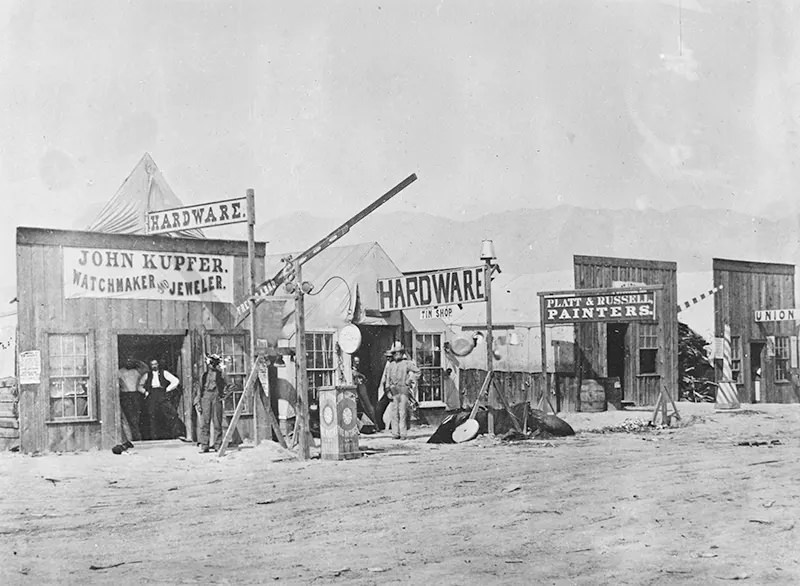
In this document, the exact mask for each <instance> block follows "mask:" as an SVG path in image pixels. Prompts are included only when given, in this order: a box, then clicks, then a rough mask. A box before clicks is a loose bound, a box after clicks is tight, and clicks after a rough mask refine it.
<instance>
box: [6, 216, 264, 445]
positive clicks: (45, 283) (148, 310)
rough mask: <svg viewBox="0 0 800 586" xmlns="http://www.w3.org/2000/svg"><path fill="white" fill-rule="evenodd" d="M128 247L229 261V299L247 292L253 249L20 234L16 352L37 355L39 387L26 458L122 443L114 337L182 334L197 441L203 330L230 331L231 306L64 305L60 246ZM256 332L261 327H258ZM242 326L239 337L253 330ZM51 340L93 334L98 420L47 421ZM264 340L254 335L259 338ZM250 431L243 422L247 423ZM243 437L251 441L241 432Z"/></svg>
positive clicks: (32, 399) (259, 265) (23, 426)
mask: <svg viewBox="0 0 800 586" xmlns="http://www.w3.org/2000/svg"><path fill="white" fill-rule="evenodd" d="M65 246H70V247H89V248H110V249H131V250H143V251H148V252H151V251H154V252H168V253H187V254H214V255H220V256H232V257H233V272H234V274H233V287H234V290H233V300H234V303H235V302H238V301H240V300H241V299H243V298H244V297H245V293H246V291H247V290H248V289H247V287H248V272H249V271H248V260H247V243H246V242H244V241H230V240H199V239H198V240H193V239H181V238H169V237H164V236H156V237H153V236H134V235H113V234H97V233H90V232H77V231H60V230H46V229H39V228H18V229H17V287H18V297H19V305H18V313H17V315H18V332H19V333H18V348H19V351H20V352H24V351H27V350H40V351H41V355H42V372H41V382H40V384H38V385H22V386H21V388H20V393H19V421H20V423H19V434H20V448H21V450H22V451H24V452H26V453H35V452H46V451H79V450H89V449H108V448H110V447H112V446H114V445H116V444H117V443H119V441H120V439H121V424H120V417H121V410H120V406H119V388H118V382H117V370H118V367H119V365H118V336H119V335H165V334H169V335H186V338H185V339H184V342H183V344H182V347H181V348H180V371H179V372H176V373H175V374H177V375H178V376H179V377H180V379H181V382H182V385H183V389H184V390H183V404H182V407H181V415H182V416H183V417H184V418H185V419H184V421H185V422H186V424H187V428H189V429H191V432H190V433H191V434H195V433H196V428H195V426H194V425H193V421H192V420H193V414H192V407H191V398H192V393H193V391H194V389H195V388H196V385H198V384H199V379H200V375H201V374H202V372H203V369H204V362H203V355H202V353H203V346H202V337H203V333H204V332H205V331H206V330H218V331H233V325H234V323H235V319H236V317H235V313H236V312H235V306H234V304H229V303H217V302H214V303H204V302H199V301H176V300H140V299H102V298H83V299H64V291H63V276H62V273H63V247H65ZM265 251H266V246H265V244H264V243H256V258H257V262H256V278H257V280H258V281H259V282H260V281H262V280H263V279H264V254H265ZM257 325H258V324H257ZM248 327H249V324H248V323H244V324H242V326H240V328H237V330H236V331H249V330H248ZM49 333H87V334H88V335H89V337H88V339H89V348H88V351H89V368H90V370H91V378H90V381H91V387H92V388H90V389H89V393H90V394H91V395H92V402H93V405H94V417H93V418H92V420H80V421H51V420H50V397H49V379H48V347H47V344H48V343H47V340H48V338H47V336H48V334H49ZM257 335H258V334H257ZM245 427H246V424H245ZM243 435H245V434H244V433H243Z"/></svg>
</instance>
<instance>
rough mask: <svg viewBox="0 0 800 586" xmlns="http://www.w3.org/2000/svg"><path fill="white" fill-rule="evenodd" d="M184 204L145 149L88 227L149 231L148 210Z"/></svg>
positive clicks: (196, 233)
mask: <svg viewBox="0 0 800 586" xmlns="http://www.w3.org/2000/svg"><path fill="white" fill-rule="evenodd" d="M183 205H184V204H183V202H181V200H180V199H178V196H177V195H175V192H174V191H172V188H171V187H170V186H169V185H168V184H167V180H166V179H164V175H162V174H161V171H160V170H159V169H158V166H157V165H156V164H155V162H154V161H153V158H152V157H151V156H150V154H149V153H145V154H144V155H143V156H142V158H141V159H140V160H139V162H138V163H137V164H136V166H135V167H134V168H133V171H131V174H130V175H128V177H127V179H125V181H124V182H123V183H122V185H121V186H120V188H119V189H118V190H117V193H116V194H115V195H114V197H112V198H111V199H110V200H109V201H108V203H107V204H106V205H105V206H103V209H102V210H100V213H99V214H98V216H97V218H95V220H94V222H92V223H91V225H90V226H89V227H88V230H89V231H90V232H105V233H108V234H145V221H146V220H145V218H146V217H147V212H152V211H156V210H166V209H170V208H177V207H182V206H183ZM168 235H169V236H174V237H183V238H203V237H204V236H203V232H202V231H200V230H197V229H195V230H185V231H182V232H173V233H171V234H168Z"/></svg>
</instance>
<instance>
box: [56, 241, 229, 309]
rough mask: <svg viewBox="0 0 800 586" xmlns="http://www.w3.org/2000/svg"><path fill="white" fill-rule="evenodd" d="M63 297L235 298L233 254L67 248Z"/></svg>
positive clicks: (207, 299) (176, 299) (209, 299)
mask: <svg viewBox="0 0 800 586" xmlns="http://www.w3.org/2000/svg"><path fill="white" fill-rule="evenodd" d="M64 297H65V298H66V299H76V298H82V297H103V298H107V299H163V300H171V301H219V302H223V303H232V302H233V257H231V256H222V255H213V254H194V253H183V252H148V251H146V250H119V249H114V248H111V249H105V248H64Z"/></svg>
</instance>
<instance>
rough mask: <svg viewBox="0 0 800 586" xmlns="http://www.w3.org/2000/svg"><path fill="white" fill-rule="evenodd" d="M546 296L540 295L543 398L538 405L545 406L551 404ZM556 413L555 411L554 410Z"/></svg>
mask: <svg viewBox="0 0 800 586" xmlns="http://www.w3.org/2000/svg"><path fill="white" fill-rule="evenodd" d="M544 312H545V307H544V297H543V296H541V295H540V296H539V343H540V346H541V347H542V377H543V380H542V383H543V384H542V398H541V399H540V400H539V403H538V405H537V407H538V406H541V407H542V408H544V406H545V405H550V377H549V376H547V326H546V325H545V320H544V315H545V313H544ZM550 410H551V411H553V406H552V405H550ZM553 413H555V411H553Z"/></svg>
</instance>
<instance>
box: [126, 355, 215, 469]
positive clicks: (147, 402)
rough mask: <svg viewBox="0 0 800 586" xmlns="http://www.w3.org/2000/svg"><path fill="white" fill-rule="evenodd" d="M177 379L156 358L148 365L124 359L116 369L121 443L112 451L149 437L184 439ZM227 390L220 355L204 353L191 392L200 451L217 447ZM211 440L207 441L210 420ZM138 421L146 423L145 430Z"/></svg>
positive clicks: (184, 429)
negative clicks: (203, 365) (196, 386)
mask: <svg viewBox="0 0 800 586" xmlns="http://www.w3.org/2000/svg"><path fill="white" fill-rule="evenodd" d="M179 386H180V380H178V378H177V377H176V376H175V375H174V374H172V373H171V372H169V371H168V370H166V369H164V368H163V367H162V366H161V364H160V363H159V361H158V360H155V359H154V360H151V361H150V368H149V369H148V368H147V365H146V364H145V363H144V362H142V361H141V360H137V359H135V358H133V357H128V358H127V359H125V361H124V363H123V364H122V366H121V367H120V369H119V400H120V407H121V408H122V443H121V444H119V445H117V446H114V448H112V451H113V452H114V453H115V454H120V453H122V452H123V451H125V450H127V449H130V448H132V447H133V442H134V441H139V440H142V439H144V437H148V438H149V439H176V438H177V439H181V440H183V441H188V440H187V439H186V425H185V424H184V423H183V421H181V419H180V417H179V416H178V409H177V407H178V404H179V402H180V396H178V393H175V392H174V391H176V390H177V389H178V387H179ZM228 390H229V385H228V384H227V382H226V380H225V377H224V375H223V374H222V358H221V357H220V356H218V355H216V354H209V355H206V369H205V371H204V372H203V375H202V377H201V379H200V387H199V389H198V390H197V392H196V393H195V394H194V399H193V406H194V408H195V411H196V412H197V415H198V417H199V419H200V430H199V433H198V435H199V438H198V439H199V443H200V451H201V452H203V453H207V452H210V451H211V450H212V449H217V448H218V447H219V446H220V445H221V443H222V419H223V401H224V399H225V397H226V392H228ZM212 422H213V423H214V441H213V442H211V441H210V440H211V437H210V435H211V423H212ZM142 424H144V425H146V426H147V429H146V433H144V432H143V430H142Z"/></svg>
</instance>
